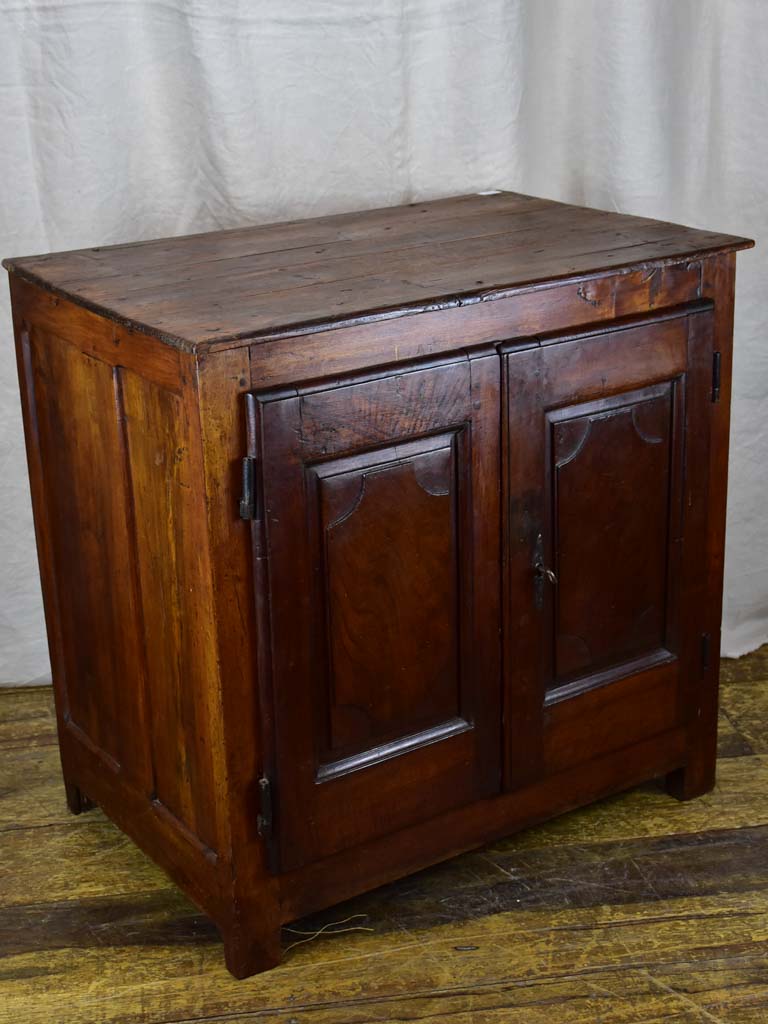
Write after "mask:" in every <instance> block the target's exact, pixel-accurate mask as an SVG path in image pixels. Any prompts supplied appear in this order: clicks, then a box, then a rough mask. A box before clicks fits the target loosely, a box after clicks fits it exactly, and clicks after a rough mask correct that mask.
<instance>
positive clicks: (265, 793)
mask: <svg viewBox="0 0 768 1024" xmlns="http://www.w3.org/2000/svg"><path fill="white" fill-rule="evenodd" d="M256 828H257V830H258V833H259V835H260V836H264V837H267V836H270V835H271V834H272V786H271V785H270V781H269V779H267V778H265V777H264V776H262V777H261V778H260V779H259V814H258V816H257V818H256Z"/></svg>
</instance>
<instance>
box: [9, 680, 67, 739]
mask: <svg viewBox="0 0 768 1024" xmlns="http://www.w3.org/2000/svg"><path fill="white" fill-rule="evenodd" d="M2 693H3V700H2V702H0V750H4V749H6V748H11V747H14V748H16V747H18V748H21V749H28V748H29V747H31V746H35V747H39V746H48V745H50V744H51V743H56V713H55V710H54V706H53V693H52V691H51V687H50V686H25V687H19V688H18V689H6V690H3V691H2Z"/></svg>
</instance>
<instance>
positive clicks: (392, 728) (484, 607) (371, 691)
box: [254, 355, 501, 868]
mask: <svg viewBox="0 0 768 1024" xmlns="http://www.w3.org/2000/svg"><path fill="white" fill-rule="evenodd" d="M498 401H499V390H498V360H497V359H496V358H495V357H494V356H493V355H491V356H485V357H481V358H478V359H476V360H466V359H463V360H461V361H454V362H449V363H443V364H438V365H432V366H429V367H421V366H417V367H413V368H408V369H405V370H403V371H402V372H398V373H390V374H387V375H384V376H381V377H378V378H374V379H368V380H354V379H352V380H350V381H348V382H346V383H345V384H344V385H343V386H340V387H334V388H327V389H323V388H320V389H307V390H306V391H300V392H299V393H298V394H295V393H294V394H292V395H279V394H278V395H269V394H267V395H261V396H257V403H256V404H257V405H258V416H256V417H255V418H254V425H256V420H257V421H258V432H259V434H260V442H261V443H260V458H261V462H262V467H261V468H262V474H261V475H262V480H263V488H264V498H263V519H262V521H261V522H259V523H257V524H256V525H255V527H254V533H255V535H256V543H257V552H258V549H259V547H260V546H261V545H263V552H262V555H261V561H260V558H259V555H258V553H257V562H256V564H257V570H258V569H259V566H260V567H261V572H260V573H259V576H260V578H259V580H258V581H257V585H258V586H259V587H260V589H261V591H262V598H263V596H264V594H266V600H263V599H262V601H261V608H262V619H261V622H262V627H263V629H264V630H266V629H267V628H269V631H270V634H271V638H272V642H271V645H270V652H269V653H270V657H269V665H268V667H267V671H268V675H269V678H270V682H271V685H270V687H269V693H268V694H267V700H268V703H269V705H270V706H271V707H272V708H273V709H274V727H273V730H272V737H271V740H272V772H271V774H272V776H273V778H274V785H275V790H276V799H275V830H276V834H275V847H276V854H277V858H276V859H277V862H278V863H279V866H280V867H281V868H289V867H295V866H298V865H299V864H301V863H305V862H307V861H308V860H313V859H318V858H320V857H322V856H326V855H328V854H330V853H333V852H335V851H336V850H339V849H342V848H344V847H346V846H350V845H354V844H355V843H360V842H364V841H365V840H367V839H370V838H372V837H374V836H376V835H381V834H384V833H387V832H391V831H395V830H396V829H398V828H402V827H404V826H405V825H408V824H411V823H413V822H415V821H418V820H421V819H423V818H427V817H430V816H432V815H435V814H438V813H440V812H441V811H444V810H447V809H449V808H451V807H454V806H457V805H460V804H462V803H465V802H468V801H470V800H473V799H476V798H477V797H479V796H482V795H486V794H488V793H491V792H494V791H497V790H498V788H499V779H500V745H501V736H500V721H499V689H500V672H499V640H498V632H499V568H498V562H499V543H498V534H499V474H498ZM263 667H264V663H263Z"/></svg>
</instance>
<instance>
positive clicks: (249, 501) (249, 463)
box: [240, 455, 258, 519]
mask: <svg viewBox="0 0 768 1024" xmlns="http://www.w3.org/2000/svg"><path fill="white" fill-rule="evenodd" d="M257 512H258V510H257V502H256V459H254V457H253V456H252V455H246V457H245V458H244V459H243V491H242V497H241V498H240V518H241V519H256V518H257Z"/></svg>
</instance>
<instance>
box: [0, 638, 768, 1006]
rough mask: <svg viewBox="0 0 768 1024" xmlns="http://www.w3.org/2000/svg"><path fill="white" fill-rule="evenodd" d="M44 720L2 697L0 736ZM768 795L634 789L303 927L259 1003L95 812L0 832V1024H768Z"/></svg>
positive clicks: (53, 790)
mask: <svg viewBox="0 0 768 1024" xmlns="http://www.w3.org/2000/svg"><path fill="white" fill-rule="evenodd" d="M743 661H744V662H745V664H743V665H742V666H740V667H739V669H738V672H737V671H736V670H735V667H734V666H731V665H729V666H727V668H726V671H727V672H728V674H729V676H736V677H737V678H739V679H740V680H743V682H739V683H735V684H733V683H726V684H725V685H724V687H723V701H724V705H723V711H724V714H727V715H728V716H729V717H730V716H733V715H734V714H735V713H736V709H737V708H738V707H740V706H741V705H742V699H745V698H744V697H743V692H742V688H748V691H749V692H751V693H752V695H753V697H754V700H755V708H759V707H760V706H762V705H761V702H763V701H764V699H765V694H766V693H768V673H766V672H765V671H764V665H763V662H762V661H761V660H760V657H755V660H754V662H750V659H743ZM751 665H754V666H755V667H754V668H752V667H750V666H751ZM732 697H735V702H732V700H731V698H732ZM49 701H50V697H49V695H48V694H46V693H45V691H42V690H41V691H37V692H36V693H29V692H27V691H11V692H2V693H0V722H7V721H8V720H11V719H13V718H14V717H15V716H16V715H17V714H18V712H19V708H20V707H22V706H25V707H29V706H30V705H31V706H32V707H33V708H35V709H37V711H38V712H39V711H40V710H41V708H42V707H43V706H44V704H45V703H47V702H49ZM6 705H7V706H8V707H9V708H10V710H7V711H6V710H4V709H5V708H6ZM756 713H757V712H756ZM27 721H28V720H27ZM38 721H39V727H40V734H41V735H45V732H46V730H48V729H49V725H47V724H46V716H44V715H42V714H38ZM30 740H31V741H33V740H34V734H32V735H31V736H30ZM29 754H30V756H31V757H33V756H37V755H38V754H42V755H44V756H45V757H46V758H48V762H47V769H46V767H45V765H42V764H41V765H40V767H39V769H38V776H37V778H38V779H39V783H40V784H38V782H37V781H36V782H35V783H34V784H33V787H32V789H31V790H30V791H29V801H28V802H29V804H30V805H31V807H32V808H34V807H36V806H37V808H38V812H39V816H40V817H39V821H38V823H39V824H42V823H43V822H45V821H53V820H54V819H55V817H56V815H57V814H58V808H60V807H62V805H63V793H62V789H61V785H60V782H59V780H58V778H57V777H56V775H57V766H56V761H55V756H56V751H55V748H54V747H52V746H51V745H50V744H45V745H43V746H37V747H36V746H34V743H33V742H31V743H30V749H29ZM18 755H19V752H18V751H17V752H16V754H15V755H14V756H13V757H12V758H5V759H4V760H3V762H2V766H0V770H2V771H4V772H7V773H8V774H4V775H2V776H0V779H1V781H0V820H3V821H7V820H9V817H8V816H9V815H10V814H12V813H13V806H12V805H8V804H3V801H2V795H1V794H2V792H4V791H5V790H6V789H7V788H8V787H9V786H10V787H11V788H15V789H17V790H18V792H19V794H20V795H21V794H22V793H23V789H24V780H25V778H27V777H28V764H29V762H28V761H25V760H24V759H23V758H21V757H20V756H18ZM46 772H47V774H48V775H49V776H50V785H48V786H46V785H45V784H44V778H45V775H46ZM767 794H768V758H766V757H765V756H735V757H730V758H728V759H726V760H722V761H721V762H720V765H719V770H718V785H717V787H716V789H715V790H714V791H713V792H712V793H711V794H709V795H708V796H706V797H704V798H702V799H700V800H697V801H693V802H690V803H686V804H679V803H677V802H675V801H670V800H669V798H668V797H666V796H665V795H664V793H663V792H662V791H661V790H660V789H659V788H658V787H657V786H654V785H645V786H642V787H640V788H639V789H636V790H633V791H631V792H629V793H625V794H622V795H620V796H617V797H613V798H611V799H609V800H607V801H603V802H602V803H599V804H595V805H592V806H591V807H587V808H584V809H583V810H580V811H576V812H573V813H571V814H569V815H566V816H564V817H562V818H559V819H556V820H555V821H550V822H548V823H547V824H545V825H541V826H538V827H536V828H533V829H529V830H528V831H526V832H524V833H521V834H519V835H517V836H514V837H512V838H510V839H505V840H503V841H501V842H498V843H495V844H493V845H492V846H490V847H486V848H485V849H483V850H479V851H477V852H473V853H468V854H466V855H464V856H463V857H460V858H457V859H454V860H452V861H449V862H447V863H445V864H441V865H440V866H438V867H436V868H433V869H430V870H429V871H425V872H422V873H420V874H419V875H416V876H412V877H411V878H407V879H403V880H402V881H399V882H396V883H393V884H392V885H389V886H387V887H386V888H385V889H383V890H380V891H374V892H371V893H368V894H366V895H363V896H360V897H358V898H356V899H355V900H353V901H351V902H349V903H347V904H346V905H344V906H341V907H336V908H332V909H330V910H327V911H322V912H321V913H318V914H315V915H314V916H313V917H311V918H307V919H305V920H303V921H300V922H296V923H295V924H294V925H291V926H290V927H291V929H292V930H291V931H289V930H287V929H286V930H285V931H284V933H283V944H284V946H285V947H286V962H285V964H284V965H283V966H282V967H279V968H276V969H275V970H274V971H272V972H270V973H269V974H264V975H261V976H260V977H258V978H256V979H252V980H251V981H248V982H236V981H234V980H233V979H232V978H231V977H230V976H229V975H228V974H227V973H226V971H225V970H224V968H223V965H222V963H221V955H220V943H219V941H218V937H217V935H216V933H215V931H214V930H213V929H212V927H211V926H210V925H209V924H208V923H207V922H206V919H205V918H203V917H201V915H200V914H199V913H198V912H197V911H195V910H194V908H192V907H191V906H190V905H189V904H188V903H187V902H186V901H185V900H184V899H183V898H182V897H180V896H179V895H178V893H177V891H176V889H175V888H174V887H173V886H172V885H171V884H170V883H169V882H168V881H167V880H166V879H165V877H164V876H163V874H162V873H161V872H160V871H159V870H158V869H156V868H155V867H154V866H153V865H151V864H150V862H149V861H148V860H147V859H146V858H145V857H143V856H142V855H141V854H140V853H139V852H138V851H137V850H136V849H135V848H134V847H133V846H132V844H131V843H130V842H129V841H127V840H126V839H125V838H124V837H122V836H121V834H120V832H118V831H117V829H116V828H115V827H114V826H112V825H111V824H110V823H108V822H106V821H105V820H104V818H103V816H102V815H101V814H100V812H98V811H97V812H94V813H93V814H91V815H88V816H85V817H80V818H78V819H72V818H70V819H69V820H68V821H67V823H66V824H65V825H61V826H55V825H54V826H53V827H51V828H47V827H43V828H39V827H31V828H27V827H26V825H27V824H28V823H29V824H33V823H34V818H33V816H31V815H28V817H27V819H26V820H20V821H19V822H18V828H17V829H16V830H14V831H13V832H11V833H0V865H2V868H0V871H1V872H2V874H0V878H1V879H2V882H0V884H1V885H2V887H3V888H2V893H3V898H2V901H0V1022H2V1024H16V1022H17V1021H20V1020H23V1021H24V1022H25V1024H48V1022H49V1021H51V1020H55V1021H56V1022H57V1024H93V1022H94V1021H98V1022H99V1024H118V1022H119V1024H160V1022H166V1024H170V1022H187V1024H202V1022H206V1021H207V1022H211V1021H213V1020H220V1021H224V1022H225V1024H246V1022H248V1021H252V1020H254V1019H258V1020H265V1021H271V1022H274V1024H288V1021H291V1020H292V1019H293V1020H302V1021H308V1022H309V1024H369V1022H370V1021H378V1020H398V1019H406V1020H412V1021H420V1022H424V1024H438V1022H440V1024H442V1022H443V1021H445V1020H446V1019H448V1020H451V1021H457V1022H461V1024H465V1022H466V1024H477V1022H485V1021H487V1022H489V1024H507V1022H512V1024H530V1022H532V1024H550V1022H551V1020H552V1019H553V1014H556V1016H557V1019H558V1021H563V1022H564V1024H595V1021H596V1020H600V1019H601V1018H602V1019H604V1020H610V1021H616V1022H620V1024H648V1022H649V1021H652V1020H660V1021H661V1020H663V1021H665V1022H667V1021H674V1022H675V1024H701V1022H702V1021H707V1022H708V1024H710V1022H711V1021H712V1020H713V1019H714V1020H716V1021H718V1022H720V1024H722V1022H725V1021H727V1022H728V1024H731V1022H732V1021H733V1022H737V1024H763V1020H764V1019H765V1016H766V1014H768V968H767V967H766V964H768V956H767V955H766V954H768V890H766V885H767V884H768V881H767V879H766V874H765V871H764V870H763V866H764V863H765V858H766V855H768V849H766V847H767V846H768V796H767ZM15 806H17V805H15ZM3 807H5V808H6V811H7V812H8V813H7V814H4V813H3V810H2V809H3ZM353 914H358V915H360V916H358V917H355V918H353V920H351V921H348V922H346V923H345V924H341V923H337V922H342V921H343V920H344V919H345V918H347V917H349V916H350V915H353ZM323 926H327V927H326V930H325V932H324V933H323V934H322V935H320V936H318V937H317V938H315V939H313V940H311V941H308V942H302V943H301V944H300V945H297V946H294V948H293V949H288V948H287V947H289V946H290V945H291V943H294V942H297V941H300V940H302V939H304V938H307V936H306V935H304V934H301V933H304V932H306V933H309V935H310V936H311V935H313V934H314V933H315V932H317V931H318V929H320V928H322V927H323ZM355 926H356V927H358V928H366V929H371V930H370V931H351V932H346V933H345V932H344V931H343V929H344V928H349V927H355Z"/></svg>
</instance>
